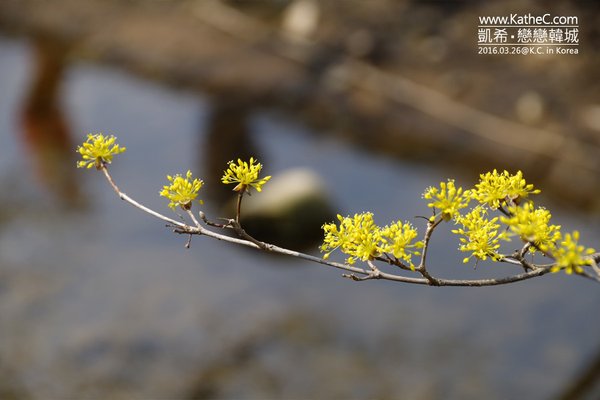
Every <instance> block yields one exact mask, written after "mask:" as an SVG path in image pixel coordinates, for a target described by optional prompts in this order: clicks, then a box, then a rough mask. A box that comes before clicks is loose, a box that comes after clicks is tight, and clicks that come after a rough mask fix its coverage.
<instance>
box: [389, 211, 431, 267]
mask: <svg viewBox="0 0 600 400" xmlns="http://www.w3.org/2000/svg"><path fill="white" fill-rule="evenodd" d="M381 237H382V238H383V240H384V243H383V245H382V246H381V249H382V251H383V252H384V253H390V254H392V255H393V256H394V257H396V258H397V259H400V260H403V261H405V262H406V263H407V264H408V265H409V266H410V267H412V268H414V265H413V263H412V260H411V259H412V256H413V255H420V254H421V253H420V252H419V251H416V250H412V249H420V248H422V247H423V242H420V241H419V242H416V243H414V244H412V241H413V240H414V239H415V238H416V237H417V230H416V229H415V228H414V227H413V226H412V225H411V224H410V223H409V222H404V223H402V222H401V221H396V222H394V223H393V224H391V225H387V226H385V227H383V228H382V229H381Z"/></svg>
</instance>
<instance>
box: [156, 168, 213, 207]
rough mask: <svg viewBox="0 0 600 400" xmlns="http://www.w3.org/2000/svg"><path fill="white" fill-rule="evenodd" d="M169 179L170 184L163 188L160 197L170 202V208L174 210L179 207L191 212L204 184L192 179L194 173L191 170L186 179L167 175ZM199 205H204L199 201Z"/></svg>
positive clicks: (178, 175)
mask: <svg viewBox="0 0 600 400" xmlns="http://www.w3.org/2000/svg"><path fill="white" fill-rule="evenodd" d="M167 179H168V180H169V182H170V184H169V185H165V186H163V189H162V190H161V191H160V195H161V196H163V197H166V198H167V199H169V200H170V203H169V207H170V208H172V209H173V210H174V209H175V207H177V206H180V207H181V208H183V209H184V210H189V209H190V208H191V207H192V201H194V200H195V199H196V197H198V191H199V190H200V188H201V187H202V185H203V184H204V182H203V181H202V180H200V179H192V172H191V171H189V170H188V172H187V173H186V174H185V177H183V176H181V175H180V174H177V175H175V176H174V177H173V176H171V175H167ZM199 203H200V204H202V200H199Z"/></svg>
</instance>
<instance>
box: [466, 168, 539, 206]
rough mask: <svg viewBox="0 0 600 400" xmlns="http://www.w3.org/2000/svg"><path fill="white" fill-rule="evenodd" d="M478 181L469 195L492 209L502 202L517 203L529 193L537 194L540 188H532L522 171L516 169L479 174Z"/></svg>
mask: <svg viewBox="0 0 600 400" xmlns="http://www.w3.org/2000/svg"><path fill="white" fill-rule="evenodd" d="M479 178H480V179H479V183H478V184H476V185H475V189H473V190H472V191H471V197H472V198H473V199H474V200H477V201H479V203H480V204H487V205H488V206H489V207H490V208H492V209H497V208H499V207H500V206H501V205H502V203H509V204H510V203H516V204H518V203H519V200H521V199H524V198H527V197H528V196H529V195H530V194H538V193H540V190H538V189H534V188H533V185H532V184H528V183H527V182H526V181H525V179H523V173H522V172H521V171H517V173H516V174H515V175H510V174H509V173H508V171H504V172H502V173H501V174H499V173H498V172H497V171H496V170H494V171H493V172H488V173H486V174H481V175H479Z"/></svg>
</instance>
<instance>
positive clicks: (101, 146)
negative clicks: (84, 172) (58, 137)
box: [77, 133, 125, 169]
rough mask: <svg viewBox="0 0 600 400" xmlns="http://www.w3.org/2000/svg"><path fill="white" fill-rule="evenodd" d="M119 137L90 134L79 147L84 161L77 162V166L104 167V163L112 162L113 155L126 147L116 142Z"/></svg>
mask: <svg viewBox="0 0 600 400" xmlns="http://www.w3.org/2000/svg"><path fill="white" fill-rule="evenodd" d="M116 140H117V138H115V137H114V136H112V135H111V136H104V135H103V134H101V133H97V134H92V133H90V134H88V135H87V140H86V141H85V142H84V143H83V144H82V145H81V146H78V147H77V152H79V154H81V158H82V159H83V160H82V161H78V162H77V168H92V167H96V168H97V169H100V168H102V166H103V165H104V164H110V163H111V161H112V158H113V155H115V154H120V153H123V152H124V151H125V147H120V146H119V145H118V144H115V141H116Z"/></svg>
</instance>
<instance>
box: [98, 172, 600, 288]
mask: <svg viewBox="0 0 600 400" xmlns="http://www.w3.org/2000/svg"><path fill="white" fill-rule="evenodd" d="M100 169H101V170H102V172H103V173H104V176H105V177H106V179H107V180H108V183H109V184H110V185H111V187H112V188H113V190H114V192H115V193H116V194H117V196H119V198H120V199H122V200H124V201H126V202H127V203H129V204H131V205H132V206H134V207H136V208H138V209H140V210H142V211H144V212H145V213H148V214H150V215H152V216H154V217H155V218H158V219H160V220H162V221H165V222H167V223H168V225H169V226H172V227H174V232H175V233H180V234H186V235H189V238H188V241H187V243H186V247H189V243H190V240H191V236H192V235H203V236H207V237H210V238H213V239H216V240H220V241H224V242H228V243H232V244H237V245H241V246H246V247H250V248H255V249H258V250H263V251H267V252H270V253H276V254H281V255H285V256H289V257H294V258H297V259H301V260H305V261H310V262H313V263H316V264H320V265H324V266H327V267H332V268H337V269H340V270H343V271H345V272H347V273H346V274H344V275H343V276H344V277H347V278H350V279H352V280H355V281H365V280H371V279H384V280H389V281H394V282H403V283H410V284H416V285H430V286H466V287H481V286H496V285H504V284H508V283H514V282H520V281H524V280H527V279H532V278H535V277H538V276H542V275H545V274H547V273H549V272H550V268H551V267H552V265H548V266H537V265H532V264H530V263H528V262H527V261H525V259H524V257H523V255H524V254H525V253H526V247H527V245H525V246H524V248H523V249H522V250H521V251H520V252H518V253H517V254H516V255H513V256H510V257H504V258H502V259H501V260H500V261H503V262H506V263H510V264H514V265H521V266H523V267H525V268H528V269H529V271H527V272H525V273H521V274H517V275H512V276H508V277H504V278H491V279H465V280H456V279H443V278H434V277H433V276H431V275H430V274H429V272H428V271H427V268H426V258H427V249H428V247H429V241H430V239H431V235H432V233H433V231H434V229H435V228H436V227H437V226H438V225H439V224H440V223H441V221H442V219H441V218H440V219H439V220H437V221H434V222H431V221H428V225H427V230H426V232H425V236H424V238H423V243H424V246H423V252H422V255H421V261H420V263H419V265H418V266H417V267H415V271H416V272H418V273H420V274H421V275H422V276H423V277H422V278H413V277H407V276H402V275H396V274H391V273H387V272H384V271H381V270H380V269H379V268H377V266H376V265H375V264H374V262H373V260H368V261H367V265H368V267H369V269H363V268H359V267H355V266H352V265H349V264H342V263H337V262H333V261H328V260H326V259H323V258H320V257H315V256H312V255H310V254H305V253H301V252H298V251H294V250H289V249H285V248H282V247H279V246H275V245H273V244H268V243H264V242H261V241H259V240H257V239H255V238H253V237H252V236H250V235H248V234H247V233H246V232H245V231H244V229H243V228H242V227H241V226H240V224H239V222H238V221H236V220H228V223H227V224H216V223H212V222H210V221H209V220H208V219H207V218H206V215H205V214H204V213H203V212H200V213H199V216H200V219H201V220H202V222H203V223H204V224H205V225H206V226H210V227H217V228H221V229H223V228H230V229H233V230H234V231H235V232H236V233H237V234H238V235H239V236H240V237H239V238H236V237H231V236H227V235H223V234H220V233H218V232H214V231H212V230H210V229H207V228H205V227H203V226H202V225H201V224H200V222H199V221H198V220H197V219H196V217H195V216H194V214H193V213H192V211H191V210H186V211H187V213H188V215H189V216H190V218H191V220H192V222H193V223H194V226H191V225H187V224H186V223H184V222H179V221H176V220H174V219H172V218H169V217H167V216H165V215H163V214H161V213H159V212H156V211H154V210H152V209H150V208H148V207H146V206H144V205H142V204H141V203H139V202H137V201H135V200H133V199H132V198H131V197H129V196H128V195H126V194H125V193H123V192H122V191H121V190H120V189H119V187H118V186H117V185H116V183H115V182H114V180H113V178H112V176H111V175H110V173H109V171H108V168H107V166H106V165H105V164H103V165H102V166H101V168H100ZM519 258H520V259H519ZM592 259H593V260H594V261H595V262H596V263H597V260H599V259H600V253H597V254H594V255H592ZM375 260H378V261H383V262H386V263H388V264H391V265H396V266H399V267H400V268H401V269H403V270H411V268H409V267H407V266H405V265H404V264H402V263H401V262H400V261H398V260H393V259H391V258H389V257H387V258H385V257H377V258H376V259H375ZM593 267H594V271H595V272H598V270H599V269H598V266H597V265H596V264H595V265H594V266H593ZM584 276H586V277H588V278H590V279H594V280H596V281H599V282H600V274H599V276H592V275H589V274H587V273H586V274H585V275H584Z"/></svg>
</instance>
